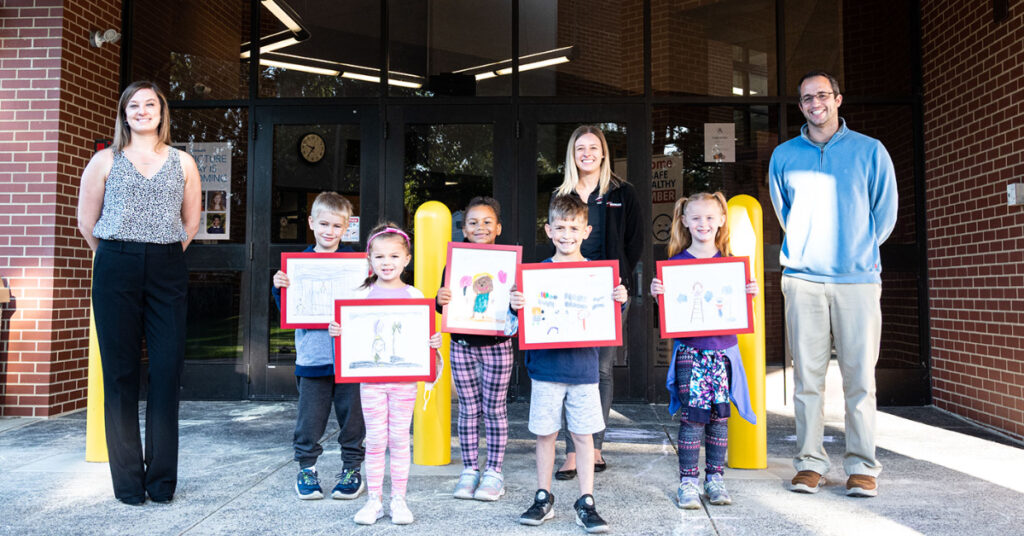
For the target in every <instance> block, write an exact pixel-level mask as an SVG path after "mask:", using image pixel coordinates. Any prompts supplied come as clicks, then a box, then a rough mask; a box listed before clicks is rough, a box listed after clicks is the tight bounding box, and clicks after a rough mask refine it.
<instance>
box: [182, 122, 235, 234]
mask: <svg viewBox="0 0 1024 536" xmlns="http://www.w3.org/2000/svg"><path fill="white" fill-rule="evenodd" d="M174 147H176V148H178V149H180V150H182V151H185V152H187V153H188V154H190V155H192V158H194V159H195V161H196V167H198V168H199V178H200V182H201V183H202V186H203V210H202V214H201V215H200V218H199V233H197V234H196V239H197V240H227V239H229V238H230V237H231V203H230V202H229V201H230V199H231V142H230V141H223V142H189V143H176V144H174Z"/></svg>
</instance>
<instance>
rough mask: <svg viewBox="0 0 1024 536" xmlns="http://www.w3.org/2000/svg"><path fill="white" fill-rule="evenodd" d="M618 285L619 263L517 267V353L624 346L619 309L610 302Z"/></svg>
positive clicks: (557, 263) (602, 262) (524, 265)
mask: <svg viewBox="0 0 1024 536" xmlns="http://www.w3.org/2000/svg"><path fill="white" fill-rule="evenodd" d="M618 284H619V263H618V261H589V262H542V263H533V264H521V265H519V270H517V271H516V288H518V289H520V290H521V291H522V293H523V297H524V298H525V299H526V304H525V306H523V308H522V309H520V310H519V348H520V349H522V350H537V349H543V348H579V347H587V346H621V345H622V322H621V320H622V307H621V305H620V304H619V303H617V302H615V300H613V299H612V292H613V291H614V290H615V287H616V285H618Z"/></svg>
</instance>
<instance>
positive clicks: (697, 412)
mask: <svg viewBox="0 0 1024 536" xmlns="http://www.w3.org/2000/svg"><path fill="white" fill-rule="evenodd" d="M727 215H728V207H727V205H726V201H725V196H723V195H722V193H721V192H715V193H713V194H711V193H706V192H702V193H698V194H694V195H691V196H690V197H688V198H687V197H684V198H682V199H680V200H678V201H676V205H675V209H674V211H673V215H672V234H671V238H670V239H669V244H668V255H669V257H670V260H676V259H706V258H710V257H721V256H723V255H724V256H728V255H731V253H732V252H731V251H730V249H729V224H728V222H727V221H726V217H727ZM746 291H747V293H748V294H757V283H756V282H749V283H747V287H746ZM664 293H665V287H664V286H663V285H662V283H661V281H660V280H658V279H657V278H655V279H654V280H653V281H651V294H652V295H653V296H654V297H655V299H658V296H660V295H662V294H664ZM672 354H673V359H672V361H671V362H670V366H669V375H668V378H667V385H666V386H667V387H668V388H669V393H670V397H671V399H672V401H671V403H670V404H669V411H671V412H672V413H675V411H676V410H677V409H679V408H680V407H682V408H683V411H682V413H681V416H680V419H679V481H680V483H679V488H678V489H677V490H676V498H677V499H678V501H679V507H680V508H685V509H698V508H700V507H701V502H700V487H699V486H698V480H697V475H698V474H699V473H698V470H697V460H698V458H699V457H700V443H701V435H704V436H705V438H706V439H705V442H706V446H705V461H706V466H705V469H704V492H705V493H706V494H707V497H708V502H710V503H711V504H715V505H725V504H731V503H732V498H731V497H730V496H729V492H728V491H727V490H726V489H725V483H724V482H723V480H722V472H723V470H724V468H725V453H726V447H727V445H728V437H729V436H728V434H729V427H728V419H729V413H730V408H729V401H730V400H732V401H733V402H734V403H735V404H736V408H737V410H738V411H739V413H740V415H741V416H742V417H743V418H744V419H746V420H747V421H750V422H754V421H755V420H756V418H755V417H754V415H753V412H752V411H751V409H750V403H749V392H748V390H747V379H746V375H745V373H744V372H743V362H742V360H741V359H740V354H739V348H738V347H737V344H736V336H735V335H724V336H714V337H685V338H680V339H676V340H675V344H674V345H673V352H672Z"/></svg>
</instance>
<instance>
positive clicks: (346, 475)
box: [331, 468, 366, 499]
mask: <svg viewBox="0 0 1024 536" xmlns="http://www.w3.org/2000/svg"><path fill="white" fill-rule="evenodd" d="M364 491H366V481H364V480H363V477H362V475H360V474H359V468H355V469H344V470H342V471H341V472H340V473H338V484H337V485H335V486H334V490H333V491H331V497H332V498H334V499H355V498H356V497H358V496H360V495H362V493H363V492H364Z"/></svg>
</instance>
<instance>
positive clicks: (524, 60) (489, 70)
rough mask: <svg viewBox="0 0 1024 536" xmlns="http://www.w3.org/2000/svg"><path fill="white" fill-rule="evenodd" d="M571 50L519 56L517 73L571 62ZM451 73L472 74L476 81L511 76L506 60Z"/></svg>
mask: <svg viewBox="0 0 1024 536" xmlns="http://www.w3.org/2000/svg"><path fill="white" fill-rule="evenodd" d="M573 50H574V46H572V45H571V46H567V47H560V48H553V49H551V50H545V51H544V52H537V53H535V54H527V55H525V56H520V57H519V62H520V63H519V71H520V72H522V71H530V70H533V69H542V68H544V67H550V66H552V65H558V64H560V63H567V62H569V61H571V58H572V55H573ZM530 60H535V61H530ZM499 67H500V68H499ZM452 72H454V73H457V74H458V73H466V74H472V75H473V76H474V77H475V78H476V79H477V80H487V79H488V78H494V77H496V76H505V75H509V74H512V60H511V59H507V60H501V61H496V62H493V63H485V64H483V65H476V66H473V67H467V68H465V69H459V70H457V71H452Z"/></svg>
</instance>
